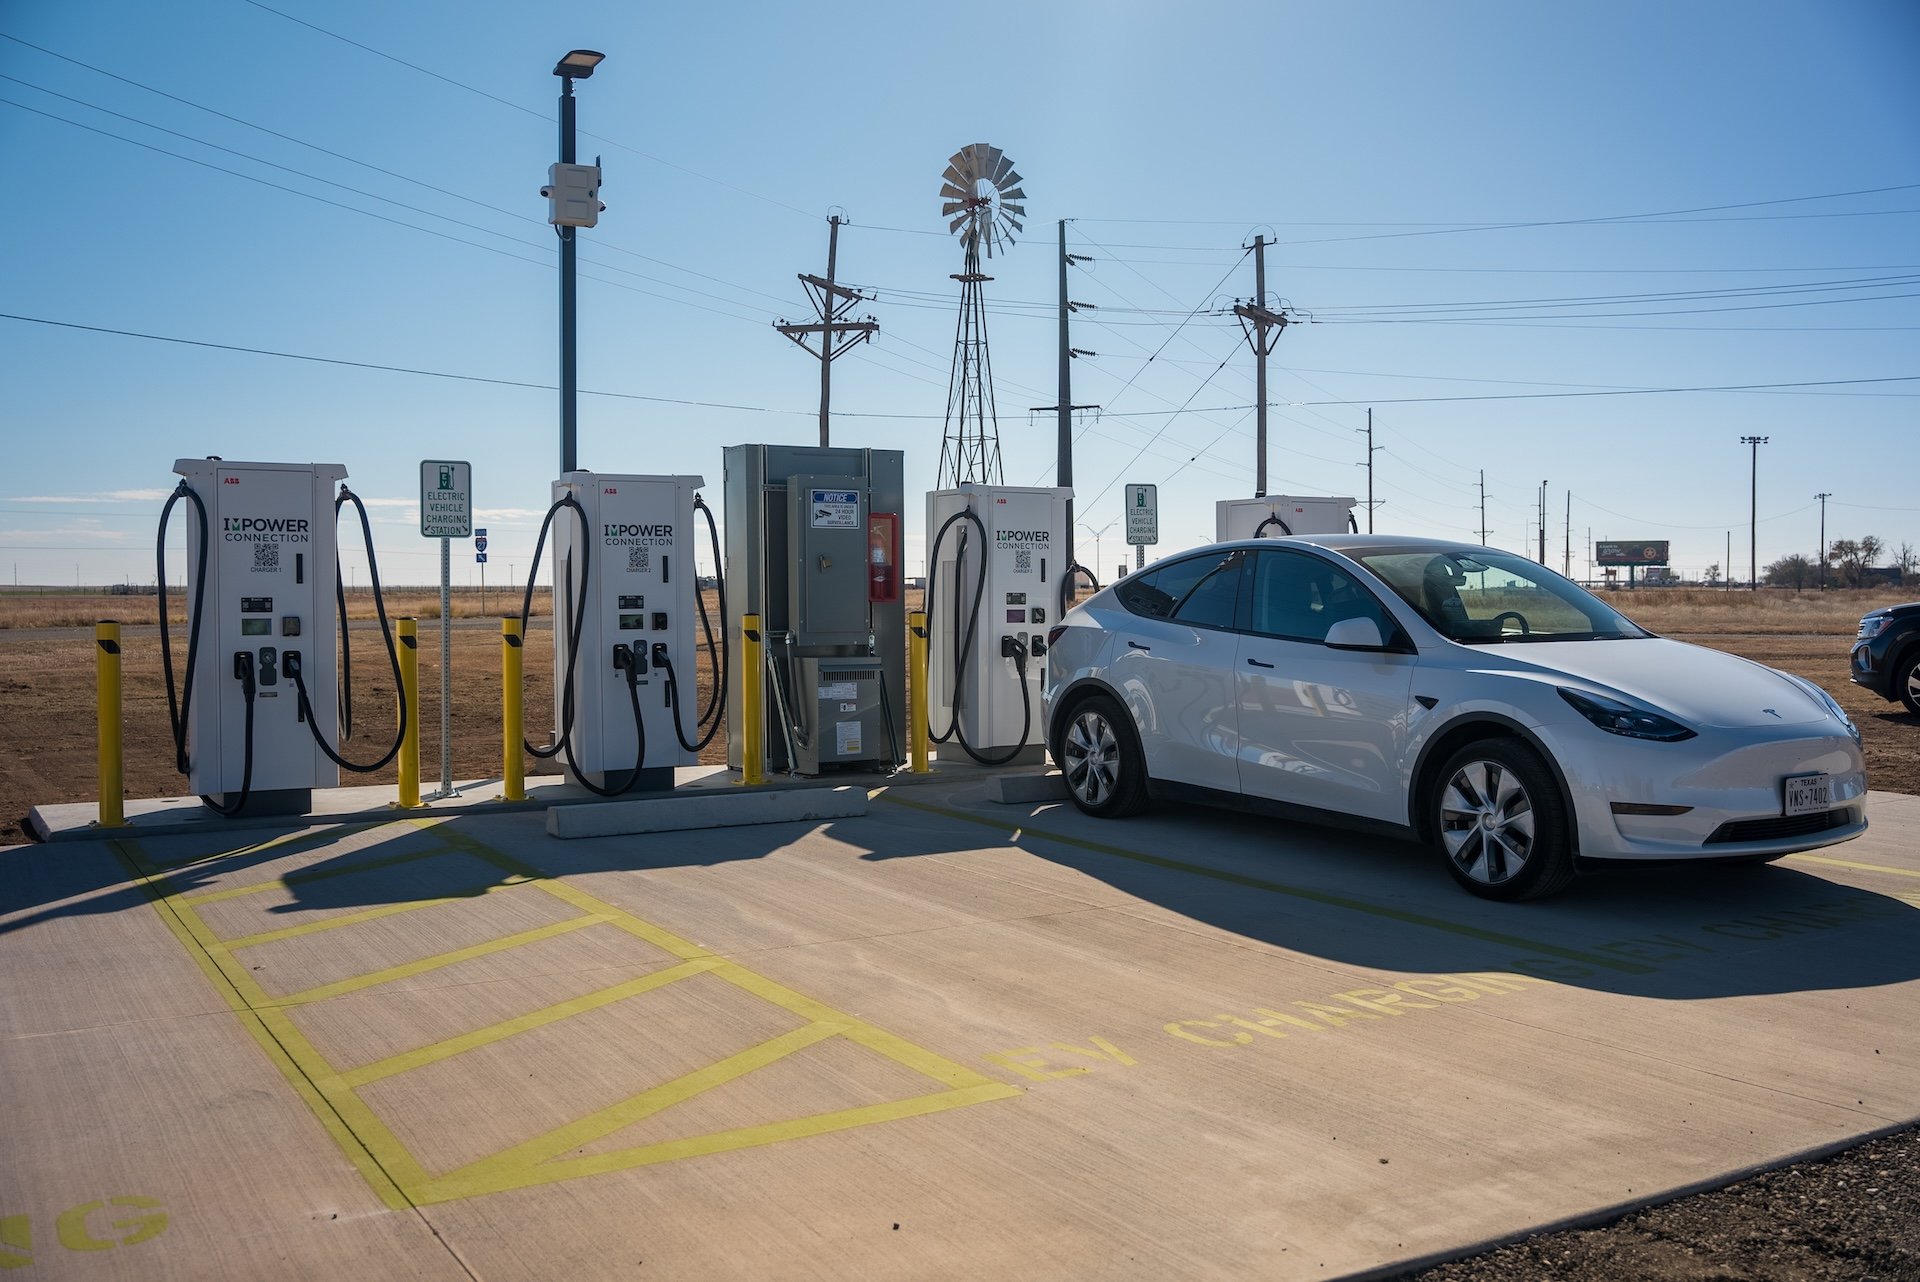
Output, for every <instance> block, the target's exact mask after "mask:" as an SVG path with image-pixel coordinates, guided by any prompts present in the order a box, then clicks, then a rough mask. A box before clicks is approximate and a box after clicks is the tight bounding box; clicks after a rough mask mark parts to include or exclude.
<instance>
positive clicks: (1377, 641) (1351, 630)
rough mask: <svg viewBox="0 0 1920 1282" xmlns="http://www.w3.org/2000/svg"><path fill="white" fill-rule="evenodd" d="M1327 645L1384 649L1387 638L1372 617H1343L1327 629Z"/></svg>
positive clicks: (1339, 647)
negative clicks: (1381, 633)
mask: <svg viewBox="0 0 1920 1282" xmlns="http://www.w3.org/2000/svg"><path fill="white" fill-rule="evenodd" d="M1326 643H1327V645H1328V646H1329V647H1331V648H1332V649H1335V650H1384V649H1386V648H1387V641H1386V638H1385V637H1383V636H1381V635H1380V625H1379V624H1377V623H1375V622H1374V621H1373V620H1372V619H1342V620H1340V621H1339V622H1338V623H1336V624H1334V625H1333V626H1332V627H1330V628H1328V629H1327V641H1326Z"/></svg>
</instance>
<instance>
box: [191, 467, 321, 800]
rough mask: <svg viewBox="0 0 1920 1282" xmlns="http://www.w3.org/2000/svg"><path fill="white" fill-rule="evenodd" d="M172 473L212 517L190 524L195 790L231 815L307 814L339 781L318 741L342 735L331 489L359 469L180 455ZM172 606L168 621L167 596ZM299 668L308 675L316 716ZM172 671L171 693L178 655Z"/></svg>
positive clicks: (192, 765) (193, 784) (306, 676)
mask: <svg viewBox="0 0 1920 1282" xmlns="http://www.w3.org/2000/svg"><path fill="white" fill-rule="evenodd" d="M173 470H174V471H175V472H178V473H179V474H180V476H181V477H182V478H184V479H183V480H182V482H181V489H180V491H176V495H175V497H176V498H179V497H184V496H186V495H187V494H189V493H190V495H191V496H192V497H194V498H196V499H197V500H198V503H197V504H196V506H197V507H198V508H200V510H201V511H202V512H203V513H204V516H205V519H204V521H201V522H199V523H193V522H189V523H188V526H187V560H188V565H189V574H188V579H187V592H188V601H189V603H190V604H189V610H190V611H191V613H190V616H189V620H188V631H189V638H190V639H189V642H188V648H189V653H188V659H187V674H186V686H185V695H184V698H183V699H182V700H181V704H182V707H181V709H180V714H181V715H180V716H179V717H178V719H177V722H176V727H177V729H180V730H182V731H183V733H182V734H181V735H180V736H179V737H178V738H177V740H176V747H177V748H178V750H179V752H180V755H181V758H182V765H183V768H184V769H185V771H186V773H187V776H188V781H189V786H190V787H191V788H192V789H193V791H194V792H195V793H197V794H199V795H200V796H201V797H202V798H204V799H205V800H206V801H207V803H208V804H209V805H210V806H212V807H213V808H215V809H217V810H223V811H227V812H229V813H238V812H239V810H240V809H241V808H242V807H244V808H245V809H246V810H247V811H248V812H249V813H256V814H304V813H306V812H307V811H308V810H310V809H312V795H313V789H315V788H331V787H334V786H336V785H337V784H338V783H339V782H340V771H339V769H338V768H337V767H336V766H335V765H334V763H333V762H332V761H331V760H329V759H328V757H327V755H326V753H325V752H324V751H323V749H322V747H321V745H320V742H319V739H320V738H321V737H324V738H325V739H326V740H328V741H337V738H338V725H339V713H338V708H337V707H336V704H335V697H334V680H335V677H334V666H335V657H334V656H335V648H336V631H335V620H334V589H335V584H336V583H337V582H338V581H339V566H338V560H337V555H336V552H335V549H334V494H333V487H334V486H335V485H336V484H337V483H339V482H340V481H343V480H345V479H346V475H347V469H346V468H344V467H342V466H341V465H339V464H337V463H313V464H293V463H229V462H225V461H223V460H220V459H180V460H178V461H177V462H175V463H174V465H173ZM168 506H169V507H171V506H172V503H171V502H169V505H168ZM164 521H165V518H164V516H163V518H162V523H163V525H162V528H163V530H164ZM160 608H161V611H162V617H163V619H164V616H165V610H166V599H165V596H164V595H163V596H162V598H161V603H160ZM164 641H165V634H164V631H163V644H164ZM289 665H291V666H292V669H293V670H294V671H299V672H301V673H302V675H303V679H304V681H305V685H306V692H307V695H308V699H307V701H306V702H307V708H306V709H305V710H304V713H303V709H302V707H301V703H302V700H301V699H300V697H299V692H298V691H297V690H296V688H295V685H294V681H293V679H292V672H291V671H290V670H289ZM168 668H169V671H168V695H169V699H171V697H172V695H173V688H172V679H171V678H172V672H171V656H170V653H169V662H168ZM306 714H310V715H311V718H312V721H313V725H312V726H309V725H307V724H306V719H307V716H306ZM316 730H317V731H318V732H319V735H318V736H316V734H315V733H314V732H315V731H316Z"/></svg>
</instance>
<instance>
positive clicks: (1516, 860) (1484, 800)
mask: <svg viewBox="0 0 1920 1282" xmlns="http://www.w3.org/2000/svg"><path fill="white" fill-rule="evenodd" d="M1440 838H1441V841H1442V842H1443V843H1444V844H1445V845H1446V850H1447V858H1449V859H1451V860H1452V861H1453V863H1454V866H1455V867H1456V868H1458V869H1459V870H1460V872H1461V873H1462V874H1463V875H1465V876H1466V877H1469V878H1471V879H1472V880H1474V881H1476V882H1480V883H1481V884H1483V885H1489V886H1491V885H1497V884H1499V883H1501V882H1504V881H1509V880H1511V879H1512V878H1514V877H1515V876H1518V875H1519V873H1520V870H1521V869H1523V868H1525V867H1526V866H1527V859H1528V857H1529V856H1530V855H1531V854H1532V853H1533V844H1534V813H1533V800H1532V798H1530V797H1528V796H1527V790H1526V788H1525V787H1524V786H1522V785H1521V782H1520V780H1519V779H1518V778H1517V777H1515V775H1514V773H1513V772H1512V771H1511V770H1509V769H1507V768H1506V767H1505V766H1503V765H1501V764H1500V763H1499V762H1497V761H1469V762H1467V763H1466V764H1465V765H1462V766H1461V767H1460V768H1459V769H1458V770H1456V771H1455V772H1454V774H1453V777H1452V778H1451V779H1449V780H1448V781H1447V786H1446V788H1445V789H1444V790H1443V791H1442V792H1441V794H1440Z"/></svg>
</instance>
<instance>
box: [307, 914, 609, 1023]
mask: <svg viewBox="0 0 1920 1282" xmlns="http://www.w3.org/2000/svg"><path fill="white" fill-rule="evenodd" d="M606 923H607V919H606V917H605V916H604V915H603V914H600V913H595V914H593V915H591V916H586V917H569V918H567V919H566V920H565V921H556V922H554V923H553V924H551V925H548V926H535V927H534V928H533V929H532V930H523V931H521V932H520V933H519V934H517V935H503V936H501V937H500V938H499V939H490V940H488V941H487V942H486V943H484V944H474V945H473V946H472V947H470V948H456V949H454V950H453V951H452V952H447V953H438V954H435V955H434V956H432V957H422V958H421V959H420V960H418V961H410V962H405V963H403V964H401V965H399V966H389V967H387V968H386V969H385V970H374V971H368V972H367V973H366V974H364V975H355V976H353V977H352V978H351V979H342V980H339V981H337V982H335V983H331V984H322V985H320V987H318V988H309V989H307V990H306V991H305V992H300V993H290V994H288V995H287V996H285V997H282V998H279V999H278V1000H277V1001H276V1002H275V1003H274V1004H275V1005H277V1006H305V1005H307V1004H309V1003H312V1002H323V1001H326V1000H327V999H328V998H329V997H343V996H345V995H346V994H348V993H357V992H359V991H360V990H361V989H363V988H373V987H376V986H378V985H380V984H390V983H392V982H394V981H395V980H398V979H411V978H413V977H414V976H415V975H424V974H427V973H428V972H429V971H435V970H439V969H441V968H442V967H444V966H453V965H457V964H458V963H460V962H463V961H472V960H473V959H474V958H476V957H486V956H488V955H490V954H492V953H503V952H506V951H507V950H508V949H510V948H519V947H520V946H522V945H523V944H537V943H539V942H540V941H541V940H543V939H552V938H553V937H554V936H556V935H564V934H566V933H567V932H569V931H574V930H581V929H583V928H585V927H587V926H601V925H605V924H606Z"/></svg>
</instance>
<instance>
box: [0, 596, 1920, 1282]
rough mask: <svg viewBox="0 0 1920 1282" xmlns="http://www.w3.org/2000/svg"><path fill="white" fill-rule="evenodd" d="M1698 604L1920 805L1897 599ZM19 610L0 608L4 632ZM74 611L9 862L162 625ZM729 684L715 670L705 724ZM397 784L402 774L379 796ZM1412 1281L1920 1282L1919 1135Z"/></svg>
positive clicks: (431, 632)
mask: <svg viewBox="0 0 1920 1282" xmlns="http://www.w3.org/2000/svg"><path fill="white" fill-rule="evenodd" d="M1694 595H1696V594H1679V593H1676V594H1673V595H1672V596H1670V597H1664V598H1663V597H1661V596H1660V595H1658V594H1655V593H1641V594H1639V596H1638V597H1636V598H1635V599H1634V600H1632V601H1631V602H1628V601H1624V600H1621V599H1620V598H1619V597H1618V596H1616V597H1614V598H1612V599H1614V600H1615V601H1616V603H1617V604H1619V605H1620V606H1621V608H1622V609H1624V610H1625V611H1626V612H1627V613H1628V614H1630V615H1631V616H1632V617H1634V618H1636V619H1638V620H1640V621H1642V622H1644V623H1645V624H1646V625H1647V626H1648V627H1651V628H1654V629H1656V630H1658V631H1661V632H1664V633H1666V634H1667V635H1671V636H1676V637H1678V638H1680V639H1683V640H1687V641H1692V642H1694V643H1696V644H1701V645H1709V646H1713V647H1714V648H1716V649H1721V650H1726V651H1729V652H1731V653H1734V654H1739V655H1742V656H1745V657H1747V658H1750V659H1754V660H1757V661H1759V662H1761V663H1765V664H1769V665H1771V666H1773V667H1777V668H1781V669H1783V670H1785V671H1788V672H1793V673H1796V674H1798V675H1800V676H1804V677H1807V678H1809V679H1810V680H1813V681H1815V682H1817V683H1818V684H1819V685H1820V686H1822V687H1823V688H1824V689H1826V690H1827V691H1828V692H1829V693H1830V694H1832V695H1833V696H1834V697H1835V698H1836V699H1838V700H1839V702H1840V704H1841V706H1842V707H1844V708H1845V709H1846V710H1847V713H1848V715H1849V716H1851V717H1852V718H1853V719H1854V722H1855V724H1857V725H1858V726H1859V727H1860V731H1861V736H1862V741H1863V743H1864V746H1865V749H1866V755H1867V768H1868V777H1869V780H1870V782H1871V784H1872V786H1873V787H1875V788H1881V789H1887V790H1891V791H1895V792H1906V793H1916V794H1920V720H1916V719H1915V718H1913V717H1910V716H1908V715H1906V713H1905V711H1904V710H1903V709H1902V708H1901V707H1900V706H1899V705H1898V704H1890V703H1886V702H1883V701H1881V700H1880V699H1879V698H1877V697H1875V696H1873V695H1870V694H1868V693H1867V692H1865V691H1864V690H1861V689H1860V688H1859V687H1857V686H1855V685H1853V684H1852V683H1851V682H1850V681H1849V680H1848V679H1847V650H1848V647H1849V645H1850V643H1851V639H1852V635H1853V629H1854V624H1855V623H1856V622H1857V620H1858V619H1859V617H1860V615H1861V614H1862V613H1864V612H1865V610H1867V609H1871V608H1873V606H1875V605H1880V604H1886V603H1887V602H1888V600H1891V599H1892V598H1887V599H1875V600H1868V599H1866V598H1865V597H1864V595H1862V594H1845V595H1844V596H1843V595H1842V594H1838V593H1834V594H1828V596H1827V597H1826V598H1823V599H1812V600H1809V599H1806V598H1799V597H1795V598H1791V599H1788V598H1786V597H1784V596H1782V597H1777V598H1776V597H1774V596H1773V594H1766V593H1763V594H1760V595H1759V598H1758V599H1755V598H1751V597H1749V598H1747V600H1746V601H1745V602H1744V603H1743V602H1742V601H1741V599H1740V597H1741V594H1734V595H1733V597H1732V598H1729V597H1727V596H1726V595H1724V594H1719V595H1711V596H1708V597H1705V598H1703V599H1701V600H1693V599H1690V598H1691V597H1692V596H1694ZM1809 595H1811V594H1809ZM1856 595H1859V596H1860V599H1857V600H1856V599H1854V597H1855V596H1856ZM7 604H9V603H7V602H4V601H0V615H4V613H5V607H6V605H7ZM63 605H64V608H67V609H70V610H72V611H75V612H77V613H75V614H73V615H68V616H47V617H44V618H43V617H34V618H31V619H29V618H26V617H18V618H14V619H7V618H4V617H0V728H4V730H5V732H6V733H7V734H8V735H9V736H10V737H11V738H12V739H13V741H14V742H15V743H16V744H18V745H24V747H23V748H22V749H21V750H17V751H14V752H11V753H6V754H0V845H6V844H11V843H15V842H20V841H24V840H26V839H27V838H26V836H25V834H24V830H23V828H22V826H21V824H22V821H23V820H24V818H25V816H26V812H27V810H28V809H29V808H30V807H31V806H33V805H36V804H42V803H47V802H60V801H86V800H89V799H91V798H92V797H93V796H94V795H95V793H94V779H95V764H94V752H95V749H94V722H95V713H94V645H93V640H92V632H91V628H90V627H80V626H73V624H72V622H71V619H73V618H79V619H85V618H89V617H92V618H104V617H112V616H113V615H115V614H117V615H118V617H120V618H123V619H129V620H131V619H145V618H148V617H150V616H151V611H152V609H153V602H152V599H151V598H146V599H138V598H136V599H134V600H132V601H129V600H127V599H125V598H100V599H99V600H98V601H97V602H91V601H83V602H73V601H68V602H66V603H63ZM419 605H422V606H428V607H429V610H423V611H422V613H428V612H430V609H431V608H437V602H426V601H422V602H420V603H419ZM411 608H418V606H415V607H411ZM355 612H356V614H357V613H359V611H358V610H356V611H355ZM366 612H367V613H368V614H369V615H370V614H371V609H370V608H368V610H367V611H366ZM464 613H467V611H464V610H461V609H456V611H455V614H456V620H455V623H454V627H453V630H452V653H453V665H452V667H453V689H454V698H453V700H452V703H451V707H450V709H449V713H450V720H451V734H450V736H449V738H450V740H451V742H452V744H453V748H454V751H453V773H454V774H455V776H456V777H461V778H476V777H492V776H495V775H497V774H498V773H499V771H500V766H501V761H500V747H499V739H500V732H499V725H500V720H499V716H500V711H499V710H500V638H499V629H498V625H497V624H496V623H494V622H492V621H491V620H487V619H471V620H464V619H461V618H459V617H458V616H460V615H462V614H464ZM56 620H57V621H56ZM9 624H11V626H8V625H9ZM550 635H551V634H550V633H549V632H548V631H547V628H546V624H545V621H544V620H541V619H536V620H535V621H534V623H533V625H532V633H531V635H530V637H529V639H528V643H527V645H526V646H525V647H524V653H525V659H526V671H525V706H526V709H527V725H528V727H529V730H530V731H534V732H535V733H537V730H535V728H536V727H540V726H542V725H544V724H545V723H544V721H543V719H542V717H543V714H544V713H545V711H546V710H547V709H549V708H550V707H551V701H552V698H553V685H552V661H551V642H550V640H549V637H550ZM123 644H124V650H125V655H126V659H125V687H126V694H125V738H126V761H127V793H128V795H129V796H133V797H151V796H163V795H176V794H178V793H180V792H182V791H183V790H184V780H183V779H182V778H181V777H180V776H179V775H177V774H176V773H174V771H173V749H172V744H171V740H170V735H169V733H168V730H167V716H166V695H165V693H164V688H163V686H162V682H161V675H160V658H159V651H160V647H159V638H158V633H157V630H156V629H155V628H153V627H152V626H150V625H144V624H143V625H140V626H133V625H129V627H128V629H127V632H126V635H125V639H124V643H123ZM354 647H355V650H354V654H355V670H356V678H355V683H354V722H355V725H356V727H358V728H359V729H358V733H357V734H356V736H355V739H354V741H353V742H352V743H351V744H349V745H348V755H349V756H352V757H358V758H362V759H365V758H372V757H377V756H378V755H380V753H381V752H382V751H384V749H385V746H386V743H387V742H388V741H389V739H390V736H391V733H392V731H391V727H392V724H393V722H392V715H393V695H392V685H391V679H390V678H389V677H388V675H387V669H386V656H385V651H384V648H383V647H382V646H381V644H380V640H379V634H378V633H377V632H374V631H370V630H368V629H366V628H364V627H361V628H356V629H355V630H354ZM439 664H440V646H439V630H438V623H437V621H435V620H433V619H431V618H423V619H422V621H421V623H420V685H421V691H422V696H421V721H422V725H421V736H420V743H421V769H422V775H423V777H424V779H425V783H426V786H427V787H431V786H432V785H433V783H434V781H435V780H436V779H437V777H438V773H439V760H440V709H439V701H438V691H439V682H440V668H439ZM711 680H712V674H711V673H710V672H709V670H708V667H707V664H706V662H705V658H704V656H703V658H702V662H701V668H700V697H701V700H702V703H703V705H704V701H705V699H706V697H707V692H708V690H709V689H710V682H711ZM725 754H726V747H725V730H724V728H722V730H721V732H720V733H719V734H718V735H716V737H715V739H714V742H713V743H712V744H711V745H710V746H709V747H708V749H707V750H706V752H705V753H703V754H702V760H707V761H724V760H725ZM530 764H531V763H530ZM393 777H394V776H393V769H392V767H388V768H387V769H385V770H382V771H380V772H378V773H376V774H374V775H371V776H369V778H370V779H371V780H375V781H391V780H392V778H393ZM1406 1276H1407V1277H1409V1278H1417V1279H1419V1280H1420V1282H1467V1280H1469V1279H1471V1280H1474V1282H1538V1280H1539V1279H1546V1278H1551V1279H1555V1280H1556V1282H1602V1280H1605V1282H1612V1280H1614V1279H1643V1280H1645V1282H1733V1280H1735V1279H1741V1280H1745V1279H1753V1280H1756V1282H1842V1280H1845V1282H1920V1129H1916V1130H1908V1131H1905V1132H1902V1133H1901V1134H1898V1135H1895V1136H1892V1137H1889V1138H1885V1139H1882V1140H1877V1141H1875V1142H1872V1143H1869V1144H1865V1145H1861V1146H1859V1147H1857V1148H1854V1149H1851V1150H1849V1151H1847V1152H1845V1153H1842V1154H1839V1155H1837V1156H1835V1157H1832V1158H1829V1159H1826V1160H1824V1161H1818V1162H1805V1163H1801V1164H1799V1165H1797V1166H1792V1167H1787V1168H1783V1169H1781V1170H1776V1171H1770V1172H1767V1173H1765V1174H1763V1175H1760V1176H1756V1177H1754V1178H1752V1179H1749V1180H1746V1181H1743V1182H1741V1183H1739V1184H1735V1185H1732V1186H1730V1187H1728V1188H1725V1189H1721V1190H1717V1191H1714V1192H1710V1193H1702V1194H1698V1195H1695V1196H1692V1197H1687V1198H1682V1199H1680V1200H1678V1201H1675V1202H1671V1203H1668V1204H1666V1205H1664V1206H1657V1207H1652V1208H1648V1209H1646V1210H1642V1211H1638V1212H1635V1213H1633V1214H1630V1215H1627V1216H1625V1217H1623V1218H1622V1219H1619V1220H1617V1221H1615V1222H1613V1223H1610V1224H1605V1225H1600V1226H1596V1227H1591V1228H1584V1229H1577V1230H1570V1231H1566V1232H1561V1233H1552V1234H1543V1235H1541V1236H1539V1237H1535V1238H1530V1239H1528V1240H1526V1241H1524V1242H1519V1243H1515V1244H1513V1245H1510V1246H1506V1247H1501V1248H1499V1249H1497V1250H1494V1251H1490V1252H1487V1253H1485V1254H1483V1255H1479V1256H1475V1257H1473V1258H1471V1259H1467V1260H1460V1261H1455V1262H1453V1263H1450V1264H1446V1265H1442V1266H1439V1267H1437V1268H1433V1269H1429V1270H1426V1271H1424V1272H1417V1273H1412V1274H1408V1275H1406Z"/></svg>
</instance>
